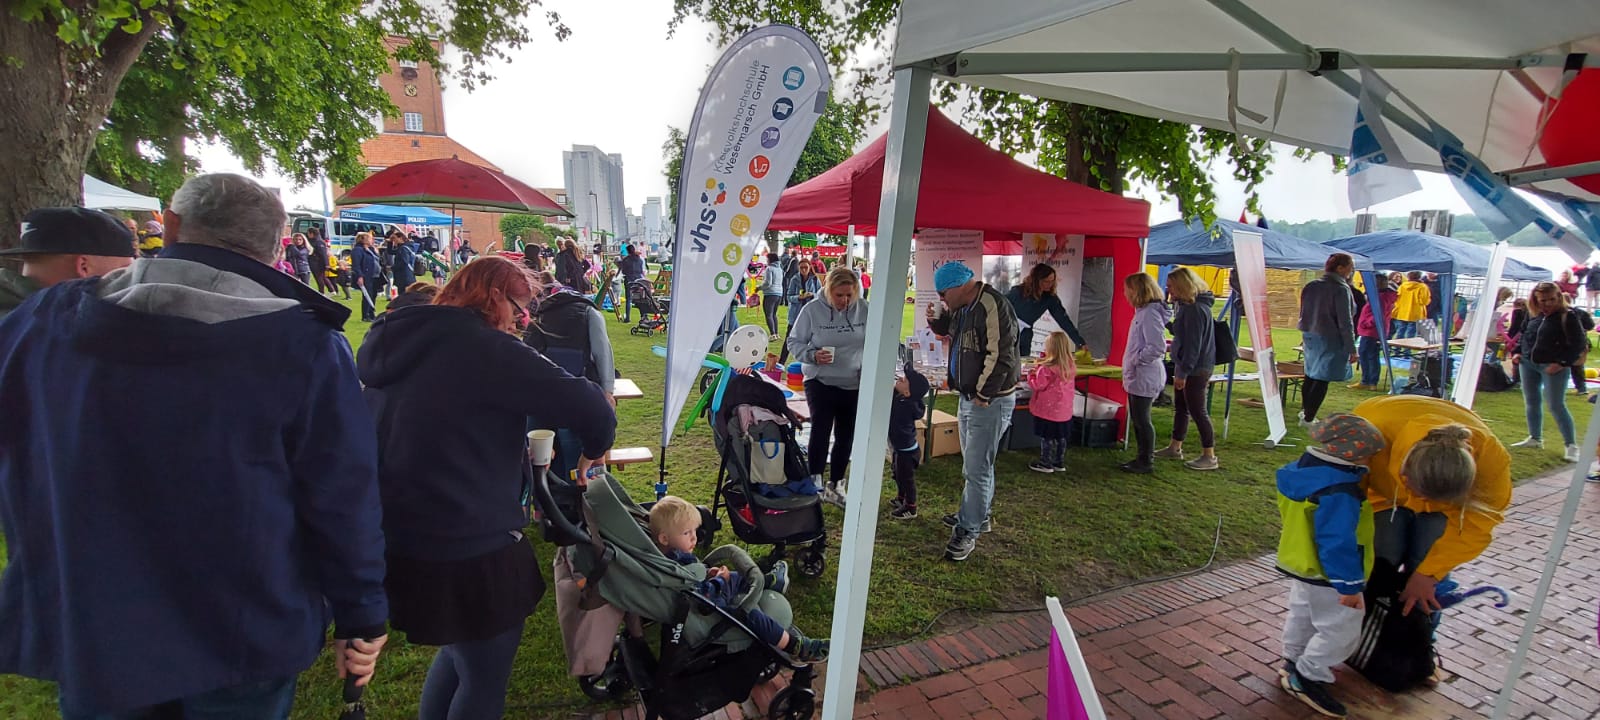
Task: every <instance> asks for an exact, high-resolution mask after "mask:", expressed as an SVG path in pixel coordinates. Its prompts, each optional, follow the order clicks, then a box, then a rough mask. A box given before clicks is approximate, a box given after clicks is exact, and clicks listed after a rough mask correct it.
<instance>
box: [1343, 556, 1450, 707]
mask: <svg viewBox="0 0 1600 720" xmlns="http://www.w3.org/2000/svg"><path fill="white" fill-rule="evenodd" d="M1410 575H1411V573H1409V572H1401V571H1400V570H1398V569H1397V568H1395V566H1393V565H1391V564H1389V563H1388V562H1387V561H1385V560H1384V559H1383V558H1378V559H1377V560H1376V562H1375V563H1374V564H1373V567H1372V577H1371V579H1370V580H1368V581H1367V589H1366V593H1365V594H1366V602H1367V610H1366V615H1364V616H1363V617H1362V618H1361V643H1360V644H1359V645H1357V646H1356V651H1355V653H1354V654H1352V655H1351V656H1350V658H1349V659H1348V660H1346V661H1345V663H1346V664H1348V665H1349V666H1350V667H1352V668H1355V669H1356V671H1357V672H1360V673H1361V674H1362V675H1364V676H1366V678H1367V679H1368V680H1371V681H1372V684H1374V685H1377V686H1378V687H1381V688H1383V689H1384V690H1388V691H1389V692H1404V691H1406V690H1410V689H1411V688H1414V687H1416V686H1417V685H1419V684H1421V683H1423V682H1424V681H1426V680H1427V679H1428V678H1429V677H1430V676H1432V675H1433V671H1434V668H1435V659H1436V658H1437V652H1436V651H1435V649H1434V646H1433V619H1432V617H1431V614H1430V613H1428V612H1426V611H1423V610H1419V609H1418V608H1415V607H1414V608H1412V609H1411V614H1409V615H1403V614H1401V612H1400V611H1401V610H1402V609H1403V607H1404V606H1403V605H1402V604H1401V602H1400V591H1401V590H1402V589H1404V588H1405V586H1406V580H1407V579H1409V578H1410Z"/></svg>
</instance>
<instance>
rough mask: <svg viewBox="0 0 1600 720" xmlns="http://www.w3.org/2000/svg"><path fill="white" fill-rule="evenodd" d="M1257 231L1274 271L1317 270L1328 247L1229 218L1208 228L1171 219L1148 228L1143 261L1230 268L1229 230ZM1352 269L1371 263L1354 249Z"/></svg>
mask: <svg viewBox="0 0 1600 720" xmlns="http://www.w3.org/2000/svg"><path fill="white" fill-rule="evenodd" d="M1236 231H1243V232H1252V233H1259V234H1260V235H1261V246H1262V250H1263V251H1264V252H1265V254H1266V257H1267V267H1269V268H1276V269H1278V270H1321V269H1322V266H1323V264H1324V263H1326V262H1327V260H1328V248H1327V246H1325V245H1323V244H1321V243H1314V242H1311V241H1310V240H1303V239H1301V238H1297V237H1295V236H1293V235H1289V234H1286V233H1281V232H1278V231H1277V230H1271V229H1267V228H1261V227H1257V226H1255V225H1248V224H1245V223H1241V222H1235V221H1233V220H1222V219H1218V220H1216V221H1215V222H1213V223H1211V226H1210V227H1206V226H1204V225H1201V224H1200V222H1199V221H1189V222H1187V223H1186V222H1184V221H1182V220H1173V221H1172V222H1164V223H1161V224H1160V225H1156V226H1153V227H1151V228H1150V241H1149V242H1148V243H1147V244H1146V249H1145V262H1146V263H1148V264H1151V265H1207V266H1210V267H1222V268H1231V267H1233V264H1234V263H1233V233H1234V232H1236ZM1351 254H1352V255H1354V256H1355V259H1356V269H1357V270H1361V271H1366V270H1372V269H1373V266H1372V263H1371V262H1369V261H1367V259H1366V258H1364V257H1361V256H1360V255H1359V254H1356V253H1354V252H1352V253H1351Z"/></svg>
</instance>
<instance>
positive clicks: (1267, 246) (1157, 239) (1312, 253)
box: [1145, 218, 1388, 438]
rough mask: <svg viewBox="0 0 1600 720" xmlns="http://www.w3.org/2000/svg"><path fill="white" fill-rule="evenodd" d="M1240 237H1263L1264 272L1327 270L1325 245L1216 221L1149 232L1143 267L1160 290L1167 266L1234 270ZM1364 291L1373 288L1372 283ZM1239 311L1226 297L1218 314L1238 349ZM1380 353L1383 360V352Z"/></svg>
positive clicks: (1362, 262)
mask: <svg viewBox="0 0 1600 720" xmlns="http://www.w3.org/2000/svg"><path fill="white" fill-rule="evenodd" d="M1240 231H1242V232H1250V233H1256V234H1259V235H1260V236H1261V247H1262V252H1263V254H1264V255H1265V256H1266V266H1267V267H1269V268H1274V269H1278V270H1321V269H1323V266H1324V265H1326V264H1327V261H1328V255H1329V254H1330V253H1329V251H1328V247H1327V246H1326V245H1323V244H1321V243H1315V242H1311V241H1310V240H1305V239H1302V238H1298V237H1295V236H1293V235H1289V234H1287V233H1282V232H1278V231H1277V230H1272V229H1270V228H1264V227H1260V226H1257V225H1250V224H1247V223H1242V222H1236V221H1233V220H1223V219H1220V218H1219V219H1217V220H1215V221H1213V222H1212V223H1211V225H1210V226H1209V227H1208V226H1206V225H1204V224H1202V223H1200V222H1199V221H1198V220H1190V221H1187V222H1185V221H1183V220H1173V221H1171V222H1164V223H1161V224H1160V225H1155V226H1153V227H1151V228H1150V238H1149V240H1148V241H1147V243H1146V245H1145V263H1147V264H1150V265H1157V266H1160V267H1162V278H1161V280H1162V281H1163V284H1164V282H1165V279H1166V278H1165V276H1166V268H1167V266H1171V265H1205V266H1208V267H1220V268H1232V267H1234V264H1235V263H1234V256H1233V234H1234V233H1235V232H1240ZM1351 256H1352V257H1353V258H1354V259H1355V263H1356V270H1358V271H1361V272H1366V273H1369V274H1370V273H1371V272H1372V271H1373V267H1372V262H1371V261H1370V260H1368V259H1367V258H1366V257H1364V256H1362V255H1360V254H1357V253H1351ZM1367 287H1368V288H1372V287H1376V285H1375V283H1373V282H1371V281H1370V278H1369V282H1368V283H1367ZM1374 297H1376V296H1374ZM1242 309H1243V306H1242V304H1241V300H1240V299H1239V298H1237V297H1232V296H1230V297H1229V300H1228V303H1227V304H1226V305H1224V306H1223V308H1222V310H1221V311H1220V312H1219V313H1218V315H1219V317H1221V316H1226V317H1227V318H1228V325H1229V327H1230V328H1231V329H1232V330H1233V340H1234V345H1236V346H1237V345H1238V343H1239V328H1240V325H1241V323H1240V318H1241V315H1242V313H1241V310H1242ZM1384 352H1385V354H1387V352H1388V350H1387V346H1386V347H1385V350H1384ZM1237 368H1238V361H1234V362H1232V363H1229V364H1228V388H1227V392H1226V394H1225V395H1224V396H1223V410H1222V436H1223V437H1224V438H1226V437H1227V436H1228V426H1229V423H1230V421H1231V420H1232V416H1233V378H1234V376H1235V375H1236V374H1237V372H1236V370H1237Z"/></svg>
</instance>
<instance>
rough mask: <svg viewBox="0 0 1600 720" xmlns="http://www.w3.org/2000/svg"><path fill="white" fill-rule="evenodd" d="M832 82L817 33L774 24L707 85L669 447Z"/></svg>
mask: <svg viewBox="0 0 1600 720" xmlns="http://www.w3.org/2000/svg"><path fill="white" fill-rule="evenodd" d="M832 83H833V80H832V78H831V77H830V76H829V75H828V65H827V62H826V61H825V60H824V59H823V57H822V51H820V50H818V49H817V44H816V43H815V42H814V41H812V39H811V38H810V37H809V36H807V35H806V34H805V33H803V32H801V31H799V30H797V29H795V28H792V27H789V26H786V25H769V26H767V27H764V28H759V29H757V30H754V31H751V32H750V33H748V34H746V35H744V36H743V37H741V38H739V39H738V40H735V41H734V43H733V45H731V46H730V47H729V48H728V50H727V52H725V53H723V54H722V58H721V59H720V60H718V61H717V64H716V66H715V67H713V68H712V69H711V76H710V77H709V78H707V79H706V84H705V87H704V88H703V89H702V90H701V91H700V103H699V104H698V105H697V106H695V114H694V121H693V122H692V123H691V124H690V125H689V135H688V139H687V143H688V145H687V147H685V148H684V153H683V174H682V175H681V176H679V184H678V226H677V237H676V241H675V242H674V243H673V249H672V318H671V321H670V326H669V334H668V338H667V373H666V388H665V392H664V393H663V396H664V398H663V402H664V406H663V408H662V409H663V412H662V417H661V446H662V447H666V446H667V443H668V441H670V440H671V439H672V426H673V425H674V424H675V423H676V422H677V421H678V416H679V414H680V413H681V412H682V411H683V404H684V402H685V401H686V400H687V399H688V397H689V389H690V388H692V387H694V385H695V378H696V376H697V375H698V374H699V372H700V369H701V362H702V361H703V360H704V359H705V356H706V353H707V352H708V351H709V349H710V347H711V342H712V340H713V339H715V337H716V334H717V329H718V327H719V326H721V324H722V321H723V318H724V317H726V315H727V312H728V304H729V302H730V301H731V298H732V296H733V290H734V287H735V286H736V284H737V283H738V282H739V280H740V278H742V277H743V276H744V269H745V266H746V265H747V264H748V263H749V262H750V256H751V254H752V253H753V252H754V251H755V247H756V245H757V244H759V243H760V242H761V236H762V233H763V232H764V231H765V230H766V229H767V221H768V220H770V219H771V218H772V211H773V210H774V209H775V208H777V206H778V196H779V195H780V194H782V193H783V189H784V187H785V186H786V185H788V183H789V175H790V174H791V173H793V172H794V166H795V163H797V162H799V160H800V152H801V151H802V150H804V149H805V146H806V141H807V140H809V139H810V138H811V130H812V128H813V127H815V126H816V124H817V118H818V117H821V115H822V113H823V111H824V110H825V109H826V107H827V104H828V89H829V87H830V86H831V85H832Z"/></svg>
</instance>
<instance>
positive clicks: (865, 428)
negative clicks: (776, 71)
mask: <svg viewBox="0 0 1600 720" xmlns="http://www.w3.org/2000/svg"><path fill="white" fill-rule="evenodd" d="M932 79H933V73H932V72H931V71H929V70H927V69H926V68H906V69H901V70H898V71H896V72H895V74H894V104H893V105H892V106H891V108H892V110H891V114H890V120H889V142H888V151H887V153H886V154H885V160H884V172H883V179H884V182H883V199H882V201H881V203H880V205H879V209H878V217H879V233H878V237H880V238H883V239H885V240H886V241H887V243H888V245H887V247H886V248H884V249H887V251H888V252H883V249H880V251H879V253H878V257H877V259H876V260H877V261H876V262H875V263H874V264H873V267H872V272H873V275H875V276H877V278H878V282H879V283H880V289H879V291H878V292H879V293H880V297H882V298H903V297H905V295H906V268H907V267H910V265H911V228H912V225H913V223H914V220H915V218H916V213H917V191H918V188H919V187H920V185H921V181H922V153H923V144H924V143H925V141H926V140H927V129H928V91H929V86H930V85H931V81H932ZM904 307H905V305H904V303H901V302H875V303H868V308H869V309H868V311H867V329H866V336H867V338H869V339H871V340H872V341H871V342H868V343H867V346H866V354H865V356H864V357H863V359H862V378H861V381H862V382H861V395H860V400H859V402H858V404H857V405H856V417H857V418H858V419H860V420H861V421H860V422H857V423H856V434H855V442H856V447H857V448H858V452H857V454H856V458H857V462H853V463H850V479H849V482H850V484H849V501H848V502H847V503H846V506H845V512H844V529H843V533H842V537H843V538H844V541H843V543H842V544H843V547H841V548H840V551H839V575H838V589H837V590H836V591H835V593H834V604H833V606H834V613H833V631H832V633H831V634H830V637H832V638H833V652H832V657H831V658H830V660H829V662H828V676H827V687H828V688H829V692H828V693H827V694H826V696H825V697H824V698H823V701H822V717H823V718H824V720H851V718H852V717H853V716H854V714H855V699H856V693H855V687H856V675H857V673H859V672H860V668H861V633H862V630H863V628H864V626H865V624H866V623H865V620H866V615H867V588H868V586H869V584H870V580H871V576H872V551H873V538H875V537H876V536H877V532H878V501H879V499H880V497H881V491H882V488H883V457H884V453H885V452H887V451H888V439H889V438H888V436H887V435H885V434H884V433H883V428H885V427H888V424H889V406H890V397H889V394H888V392H887V391H888V389H889V385H890V383H892V382H893V373H894V365H895V363H896V362H897V361H898V357H899V346H900V333H901V329H902V328H901V316H902V315H903V314H904ZM929 561H930V562H935V561H936V560H935V559H934V558H929Z"/></svg>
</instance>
